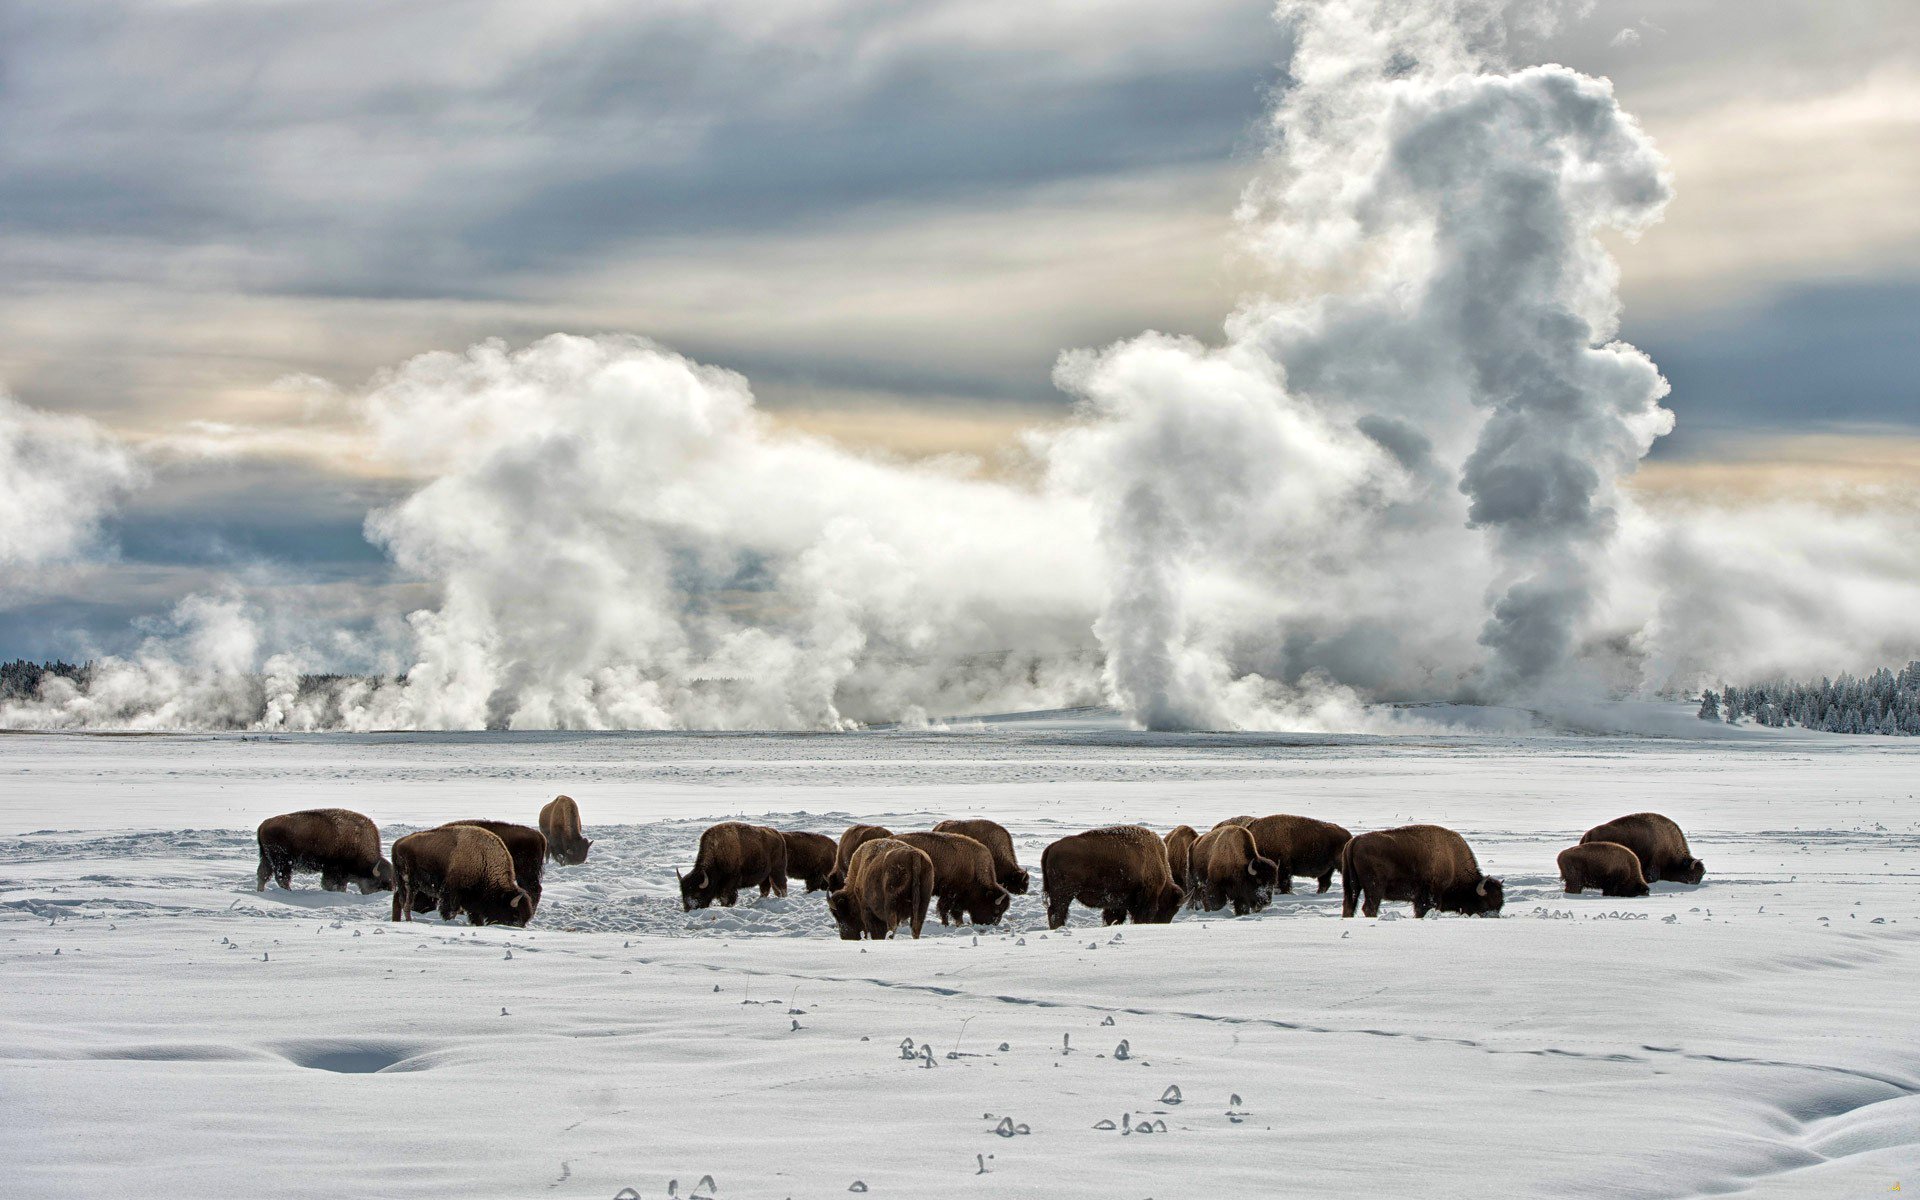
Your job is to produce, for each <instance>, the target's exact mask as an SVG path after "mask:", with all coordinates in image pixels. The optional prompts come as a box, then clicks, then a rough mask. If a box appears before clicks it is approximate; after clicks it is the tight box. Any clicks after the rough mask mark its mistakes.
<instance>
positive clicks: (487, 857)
mask: <svg viewBox="0 0 1920 1200" xmlns="http://www.w3.org/2000/svg"><path fill="white" fill-rule="evenodd" d="M393 874H394V887H393V919H394V920H396V921H411V920H413V913H414V899H415V897H417V896H421V895H429V896H432V897H433V898H434V901H435V907H437V908H438V909H439V910H440V919H441V920H443V921H451V920H452V919H453V918H454V917H456V916H458V915H459V914H461V913H465V914H466V915H467V923H468V924H470V925H525V924H526V923H527V922H528V921H530V920H532V919H533V898H532V897H531V896H529V895H527V893H526V892H525V891H524V890H523V889H522V888H521V887H520V885H519V884H518V883H517V882H515V881H514V878H513V856H512V855H511V854H509V853H507V844H506V843H505V842H503V841H501V840H500V835H499V834H497V833H493V832H491V831H489V830H486V829H482V828H480V827H479V826H477V825H442V826H440V827H439V828H438V829H423V830H421V831H420V832H419V833H410V834H408V835H407V836H405V837H403V838H401V839H400V840H399V841H397V842H395V843H394V844H393Z"/></svg>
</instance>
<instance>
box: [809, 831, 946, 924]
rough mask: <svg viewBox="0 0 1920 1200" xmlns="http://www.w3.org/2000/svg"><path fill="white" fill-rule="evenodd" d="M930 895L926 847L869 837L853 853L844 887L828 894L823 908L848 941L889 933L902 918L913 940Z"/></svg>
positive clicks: (930, 871)
mask: <svg viewBox="0 0 1920 1200" xmlns="http://www.w3.org/2000/svg"><path fill="white" fill-rule="evenodd" d="M932 896H933V860H932V859H931V858H929V857H927V853H926V851H924V850H921V849H918V848H917V847H914V846H910V845H908V844H907V843H906V842H903V841H899V840H897V839H895V838H873V839H870V840H868V841H865V842H862V843H860V846H859V848H858V849H856V850H855V851H854V852H853V859H852V861H850V862H849V863H848V864H847V886H846V887H844V888H841V889H840V890H839V891H837V892H835V893H833V894H832V895H831V896H828V897H827V911H828V912H830V913H832V914H833V922H834V924H835V925H837V926H839V927H840V936H841V938H842V939H844V940H846V941H849V942H857V941H859V940H860V938H861V937H862V936H865V937H869V938H872V939H873V940H874V941H876V942H877V941H880V940H881V939H883V938H887V937H891V936H892V935H893V931H894V930H895V929H896V928H898V927H899V925H900V922H902V921H905V922H907V928H908V929H909V930H911V931H912V933H913V936H914V937H916V938H917V937H919V936H920V930H921V928H922V927H923V926H925V925H926V923H927V901H928V900H930V899H931V898H932Z"/></svg>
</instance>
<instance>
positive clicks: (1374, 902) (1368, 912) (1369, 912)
mask: <svg viewBox="0 0 1920 1200" xmlns="http://www.w3.org/2000/svg"><path fill="white" fill-rule="evenodd" d="M1361 890H1362V891H1363V892H1364V893H1365V895H1366V900H1365V901H1364V902H1363V903H1362V904H1361V905H1360V914H1361V915H1362V916H1365V917H1369V918H1371V917H1377V916H1379V915H1380V901H1382V900H1383V899H1385V898H1386V897H1385V895H1384V893H1381V892H1376V891H1374V890H1373V889H1372V888H1363V889H1361Z"/></svg>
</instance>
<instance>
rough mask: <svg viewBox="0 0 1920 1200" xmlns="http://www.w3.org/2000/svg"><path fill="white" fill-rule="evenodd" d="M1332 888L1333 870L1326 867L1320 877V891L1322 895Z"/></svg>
mask: <svg viewBox="0 0 1920 1200" xmlns="http://www.w3.org/2000/svg"><path fill="white" fill-rule="evenodd" d="M1332 886H1333V868H1332V867H1328V868H1327V869H1326V872H1325V873H1324V874H1322V875H1321V876H1320V891H1321V892H1322V893H1323V894H1324V893H1325V892H1326V890H1327V889H1328V888H1330V887H1332Z"/></svg>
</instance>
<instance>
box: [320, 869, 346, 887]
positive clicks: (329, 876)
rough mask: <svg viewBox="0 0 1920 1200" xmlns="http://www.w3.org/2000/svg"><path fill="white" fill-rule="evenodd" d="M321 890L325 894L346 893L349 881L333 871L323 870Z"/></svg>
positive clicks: (321, 873)
mask: <svg viewBox="0 0 1920 1200" xmlns="http://www.w3.org/2000/svg"><path fill="white" fill-rule="evenodd" d="M320 890H321V891H323V892H344V891H346V890H347V881H346V880H344V879H342V878H340V876H338V875H336V874H334V873H333V872H332V871H327V870H323V871H321V872H320Z"/></svg>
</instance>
